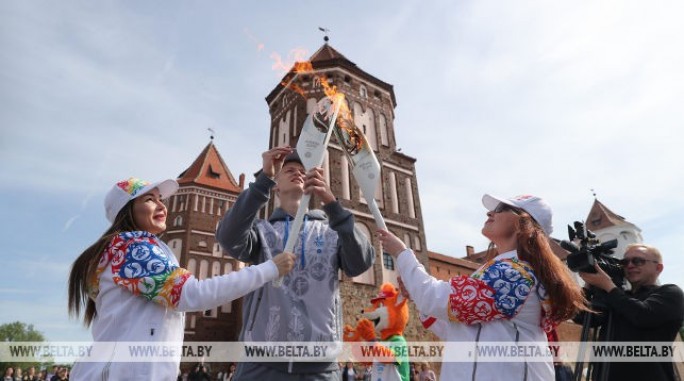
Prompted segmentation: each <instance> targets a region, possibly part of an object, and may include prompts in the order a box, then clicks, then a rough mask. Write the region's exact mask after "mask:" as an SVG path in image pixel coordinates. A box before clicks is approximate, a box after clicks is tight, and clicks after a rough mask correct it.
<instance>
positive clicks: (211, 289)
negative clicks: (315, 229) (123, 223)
mask: <svg viewBox="0 0 684 381" xmlns="http://www.w3.org/2000/svg"><path fill="white" fill-rule="evenodd" d="M277 277H278V269H277V267H276V265H275V264H274V263H273V261H267V262H264V263H262V264H260V265H258V266H250V267H247V268H244V269H242V270H240V271H236V272H232V273H230V274H227V275H221V276H215V277H212V278H210V279H204V280H198V279H196V278H195V277H194V276H193V275H192V274H191V273H190V272H188V271H187V270H185V269H182V268H180V267H179V265H178V261H177V259H176V257H175V256H174V254H173V252H172V251H171V249H169V247H168V246H166V244H164V242H162V241H161V240H160V239H159V238H157V237H156V236H155V235H153V234H151V233H148V232H126V233H121V234H119V235H118V236H116V237H114V239H113V240H112V242H111V243H110V245H109V246H108V247H107V249H106V250H105V252H104V253H103V254H102V257H101V260H100V263H99V265H98V270H97V276H96V279H94V280H93V284H92V285H91V287H90V291H91V297H92V298H93V299H94V300H95V305H96V308H97V316H96V317H95V319H94V320H93V322H92V333H93V339H94V341H95V342H145V343H149V344H154V343H160V342H164V343H169V342H172V343H177V349H178V350H176V351H175V353H177V354H178V355H177V356H175V357H174V358H171V361H169V362H148V363H142V362H139V363H124V362H77V363H76V364H75V365H74V368H73V369H72V371H71V375H70V379H71V380H76V381H78V380H88V381H90V380H141V381H142V380H144V381H149V380H175V379H176V377H177V375H178V371H179V369H178V367H179V364H180V354H181V348H182V344H183V333H184V326H185V313H184V312H186V311H204V310H208V309H211V308H214V307H217V306H219V305H223V304H226V303H228V302H230V301H232V300H234V299H237V298H239V297H241V296H243V295H245V294H247V293H249V292H251V291H253V290H255V289H257V288H259V287H261V286H262V285H264V283H266V282H269V281H272V280H274V279H276V278H277Z"/></svg>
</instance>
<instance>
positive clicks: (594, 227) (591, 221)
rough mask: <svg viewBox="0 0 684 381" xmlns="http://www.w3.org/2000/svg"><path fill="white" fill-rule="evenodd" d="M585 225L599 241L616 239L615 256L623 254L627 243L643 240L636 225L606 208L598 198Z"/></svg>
mask: <svg viewBox="0 0 684 381" xmlns="http://www.w3.org/2000/svg"><path fill="white" fill-rule="evenodd" d="M585 226H586V228H587V229H589V230H591V231H592V232H594V234H596V238H598V239H599V241H601V242H606V241H610V240H612V239H617V240H618V246H617V248H615V250H614V253H615V257H616V258H622V257H623V256H624V254H625V248H626V247H627V245H629V244H631V243H641V242H643V240H644V239H643V238H642V237H641V229H639V227H638V226H636V225H634V224H633V223H631V222H628V221H627V220H625V218H624V217H622V216H620V215H618V214H616V213H614V212H613V211H611V210H610V209H608V208H607V207H606V206H605V205H603V203H601V202H600V201H599V200H598V199H594V204H593V205H592V206H591V210H590V211H589V215H588V216H587V220H586V222H585Z"/></svg>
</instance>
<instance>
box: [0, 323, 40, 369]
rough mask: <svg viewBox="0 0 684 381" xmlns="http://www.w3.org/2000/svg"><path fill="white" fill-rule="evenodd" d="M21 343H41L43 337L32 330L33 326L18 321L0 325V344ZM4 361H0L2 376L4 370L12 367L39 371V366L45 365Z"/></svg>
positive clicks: (38, 332)
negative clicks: (33, 368) (31, 368)
mask: <svg viewBox="0 0 684 381" xmlns="http://www.w3.org/2000/svg"><path fill="white" fill-rule="evenodd" d="M15 341H16V342H22V341H33V342H43V341H45V336H43V333H42V332H40V331H36V330H35V328H33V324H26V323H22V322H20V321H15V322H13V323H7V324H2V325H0V342H15ZM4 360H6V359H0V372H3V373H2V374H4V372H5V369H7V368H8V367H12V368H14V369H16V368H17V367H21V368H22V369H26V368H29V367H32V366H34V367H36V369H40V367H41V365H44V364H45V363H41V362H20V363H19V362H5V361H4Z"/></svg>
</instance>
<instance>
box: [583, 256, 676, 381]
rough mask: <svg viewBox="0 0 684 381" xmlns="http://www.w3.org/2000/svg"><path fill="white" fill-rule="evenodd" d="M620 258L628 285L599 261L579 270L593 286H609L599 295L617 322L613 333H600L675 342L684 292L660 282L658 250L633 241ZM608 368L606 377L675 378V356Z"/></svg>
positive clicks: (656, 380)
mask: <svg viewBox="0 0 684 381" xmlns="http://www.w3.org/2000/svg"><path fill="white" fill-rule="evenodd" d="M621 264H622V267H623V269H624V272H625V278H626V279H627V281H629V283H630V284H631V286H632V289H631V290H630V291H624V290H622V289H621V288H620V287H617V286H616V285H615V284H614V283H613V281H612V280H611V278H610V276H608V274H606V272H604V271H603V270H602V269H601V268H600V267H599V266H598V265H596V266H595V268H596V273H588V272H580V273H579V276H580V277H581V278H582V279H583V280H584V281H585V282H586V284H587V285H590V286H594V288H595V290H593V292H595V293H603V292H605V295H601V301H602V304H603V305H604V308H605V310H606V311H607V312H608V313H610V314H612V324H613V328H612V337H609V338H606V337H602V339H603V340H608V341H621V342H645V341H646V342H668V343H671V342H672V341H674V339H675V337H676V336H677V333H678V332H679V329H680V328H681V327H682V321H683V320H684V294H683V293H682V290H681V289H680V288H679V287H678V286H677V285H674V284H666V285H662V286H659V285H658V284H657V281H658V276H659V275H660V273H661V272H662V271H663V258H662V256H661V255H660V252H659V251H658V249H656V248H655V247H653V246H649V245H644V244H631V245H629V246H627V248H626V251H625V256H624V259H623V260H622V261H621ZM585 287H588V286H586V285H585ZM601 290H602V291H601ZM605 365H608V364H605ZM603 369H605V367H603ZM607 370H608V380H620V381H624V380H649V381H660V380H675V375H674V367H673V364H672V362H638V361H631V362H613V363H610V364H609V366H608V369H607ZM594 379H597V378H594Z"/></svg>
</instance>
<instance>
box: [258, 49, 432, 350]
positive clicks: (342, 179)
mask: <svg viewBox="0 0 684 381" xmlns="http://www.w3.org/2000/svg"><path fill="white" fill-rule="evenodd" d="M310 62H311V64H312V67H313V72H311V73H306V74H304V73H301V74H299V75H298V76H297V77H296V78H295V79H294V81H293V82H292V83H293V84H294V85H295V86H296V87H297V88H298V89H299V90H300V91H301V92H302V93H303V95H302V94H299V93H298V92H295V91H293V90H291V87H292V85H290V86H288V87H285V86H283V84H282V83H286V84H287V83H288V82H289V81H290V79H292V78H293V72H292V71H291V72H290V73H288V74H287V75H286V76H285V78H284V79H283V82H282V83H281V84H278V85H277V86H276V87H275V88H274V89H273V90H272V91H271V93H270V94H269V95H268V96H267V97H266V102H267V103H268V107H269V112H270V114H271V131H270V140H269V147H271V148H272V147H276V146H281V145H285V144H288V145H291V146H293V147H294V146H296V144H297V139H298V137H299V133H300V131H301V129H302V127H303V124H304V120H305V118H306V116H307V114H309V113H311V112H312V111H313V110H314V107H315V106H316V104H317V102H318V101H319V100H320V99H322V98H323V97H325V93H324V91H323V87H322V86H321V78H325V79H326V80H327V81H328V83H329V84H330V85H331V86H335V87H336V88H337V91H338V92H341V93H343V94H344V95H345V99H346V101H347V103H348V106H349V109H350V110H351V112H352V115H353V120H354V122H355V124H356V126H357V127H359V128H360V129H361V130H362V131H363V132H364V134H365V135H366V138H367V139H368V142H369V144H370V146H371V147H372V148H373V150H374V151H375V154H376V156H377V158H378V161H379V162H380V164H381V167H382V176H381V180H380V184H379V185H378V187H377V191H376V195H375V198H376V201H377V203H378V205H379V207H380V210H381V212H382V215H383V216H384V218H385V222H386V224H387V227H388V229H389V230H390V231H392V232H393V233H394V234H396V235H397V236H398V237H400V238H403V240H404V242H405V243H406V245H407V246H408V247H410V248H412V249H413V250H414V251H415V253H416V255H417V257H418V258H419V260H420V261H421V262H422V263H423V264H424V265H425V267H426V268H429V266H428V255H427V244H426V241H425V234H424V231H425V229H424V225H423V217H422V213H421V206H420V199H419V197H418V181H417V178H416V168H415V162H416V159H415V158H413V157H410V156H408V155H406V154H404V153H402V152H400V151H399V150H398V149H397V142H396V138H395V134H394V108H395V107H396V105H397V101H396V97H395V95H394V89H393V86H392V85H390V84H388V83H386V82H383V81H381V80H380V79H378V78H376V77H374V76H372V75H371V74H368V73H366V72H365V71H363V70H362V69H360V68H359V67H358V66H356V64H354V63H353V62H351V61H350V60H348V59H347V58H346V57H344V56H343V55H342V54H340V53H339V52H338V51H337V50H335V49H333V48H332V47H331V46H330V45H329V44H328V43H327V42H326V43H325V44H324V45H323V46H322V47H321V48H320V49H318V51H316V52H315V53H314V54H313V55H312V56H311V58H310ZM323 168H324V169H325V172H326V176H327V178H328V183H329V184H330V187H331V190H332V192H333V194H334V195H335V196H336V197H338V198H339V200H340V202H341V203H342V205H343V206H344V207H345V208H348V209H350V210H352V212H353V213H354V218H355V220H356V224H357V226H358V227H359V228H360V229H361V230H362V231H364V232H365V233H366V234H367V236H368V237H369V239H370V240H371V241H372V242H373V245H374V247H375V249H376V252H377V257H376V261H375V265H374V267H373V268H372V269H369V270H368V271H367V272H366V273H364V274H361V275H360V276H357V277H354V278H349V277H347V276H345V275H344V274H341V275H340V276H341V280H342V283H341V294H342V299H343V301H344V303H343V304H344V305H343V309H344V319H345V321H348V322H353V321H355V319H356V316H358V309H359V303H364V302H367V301H368V300H369V299H370V297H371V296H373V295H375V294H376V293H377V292H378V288H379V286H380V285H381V284H382V283H383V282H386V281H389V282H392V283H394V284H396V277H397V274H396V271H395V270H394V262H393V260H392V258H391V257H390V256H389V255H388V254H384V253H383V252H382V249H381V247H380V243H379V241H378V240H377V238H376V237H375V230H376V225H375V222H374V220H373V217H372V215H371V213H370V211H369V209H368V206H367V203H366V201H365V199H364V198H363V196H362V194H361V190H360V188H359V186H358V184H357V183H356V181H355V180H354V178H353V176H352V174H351V170H350V168H349V163H348V160H347V157H346V156H345V154H344V152H343V149H342V147H341V145H340V144H339V143H338V142H337V141H336V139H335V137H334V135H333V137H332V138H331V141H330V145H329V147H328V152H327V154H326V156H325V159H324V164H323ZM275 202H276V201H275V200H274V199H273V198H272V199H271V201H270V202H269V204H268V205H267V208H266V211H265V214H266V215H269V214H270V213H271V212H272V211H273V209H274V208H275V207H277V205H276V204H275ZM319 205H320V200H317V199H313V200H312V202H311V204H310V205H309V206H310V207H312V208H318V207H319ZM414 313H415V311H414ZM414 320H415V319H414ZM412 325H413V324H412ZM416 330H417V327H410V328H409V329H408V331H409V332H408V333H407V336H408V337H411V331H414V332H415V331H416Z"/></svg>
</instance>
